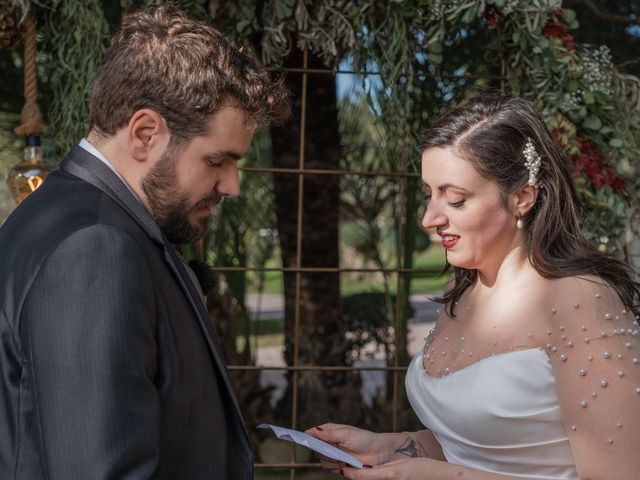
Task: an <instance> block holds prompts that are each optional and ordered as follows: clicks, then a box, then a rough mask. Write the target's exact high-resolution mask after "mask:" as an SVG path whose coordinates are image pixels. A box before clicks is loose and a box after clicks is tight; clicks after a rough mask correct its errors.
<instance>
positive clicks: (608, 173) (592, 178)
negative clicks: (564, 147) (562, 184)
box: [554, 135, 624, 193]
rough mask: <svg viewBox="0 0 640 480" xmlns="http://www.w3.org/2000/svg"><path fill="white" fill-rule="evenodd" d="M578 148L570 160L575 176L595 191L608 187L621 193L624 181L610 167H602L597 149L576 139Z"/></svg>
mask: <svg viewBox="0 0 640 480" xmlns="http://www.w3.org/2000/svg"><path fill="white" fill-rule="evenodd" d="M554 138H555V135H554ZM578 146H579V148H580V153H579V154H578V155H577V156H573V157H572V158H571V160H573V163H574V165H575V167H576V174H577V175H583V176H584V177H586V178H587V180H588V181H589V183H591V185H593V186H594V187H595V188H596V189H600V188H602V187H603V186H605V185H608V186H610V187H611V188H612V189H613V190H614V191H616V192H618V193H619V192H621V191H622V189H623V188H624V180H623V179H622V177H620V176H619V175H618V174H617V173H616V172H615V171H614V170H613V169H612V168H611V167H608V166H606V165H603V159H602V155H600V152H598V148H597V147H596V146H595V145H594V144H593V143H592V142H590V141H589V140H587V139H586V138H581V137H578Z"/></svg>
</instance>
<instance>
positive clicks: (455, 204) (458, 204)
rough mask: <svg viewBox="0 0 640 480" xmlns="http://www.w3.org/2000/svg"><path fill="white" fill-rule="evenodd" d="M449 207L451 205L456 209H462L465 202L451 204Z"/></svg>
mask: <svg viewBox="0 0 640 480" xmlns="http://www.w3.org/2000/svg"><path fill="white" fill-rule="evenodd" d="M449 205H451V206H452V207H454V208H460V207H461V206H462V205H464V200H459V201H457V202H449Z"/></svg>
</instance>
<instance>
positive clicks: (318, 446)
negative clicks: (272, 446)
mask: <svg viewBox="0 0 640 480" xmlns="http://www.w3.org/2000/svg"><path fill="white" fill-rule="evenodd" d="M258 428H270V429H271V430H273V433H275V434H276V437H278V438H279V439H281V440H287V441H289V442H294V443H297V444H298V445H302V446H304V447H307V448H310V449H311V450H313V451H314V452H318V453H319V454H321V455H324V456H325V457H327V458H331V459H332V460H337V461H339V462H344V463H346V464H347V465H351V466H352V467H356V468H362V463H361V462H360V461H358V459H357V458H355V457H352V456H351V455H349V454H348V453H345V452H343V451H342V450H340V449H339V448H336V447H334V446H333V445H330V444H328V443H327V442H323V441H322V440H320V439H318V438H316V437H312V436H311V435H307V434H306V433H303V432H299V431H297V430H291V429H289V428H282V427H278V426H276V425H271V424H268V423H261V424H260V425H258Z"/></svg>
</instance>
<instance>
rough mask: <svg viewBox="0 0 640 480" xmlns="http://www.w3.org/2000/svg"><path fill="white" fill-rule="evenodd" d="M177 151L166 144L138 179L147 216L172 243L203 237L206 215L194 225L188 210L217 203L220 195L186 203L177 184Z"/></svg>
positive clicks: (186, 241) (185, 198) (207, 219)
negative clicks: (145, 173) (146, 205)
mask: <svg viewBox="0 0 640 480" xmlns="http://www.w3.org/2000/svg"><path fill="white" fill-rule="evenodd" d="M177 152H178V149H177V148H175V147H169V148H168V149H167V151H166V152H165V153H164V154H163V155H162V157H160V159H159V160H158V162H157V163H156V164H155V165H154V166H153V167H152V168H151V170H150V171H149V173H148V174H147V175H146V176H145V177H144V178H143V179H142V181H141V186H142V191H143V192H144V194H145V195H146V197H147V203H148V206H149V209H150V211H151V212H150V213H151V216H152V217H153V219H154V220H155V221H156V223H157V224H158V226H159V227H160V230H162V233H164V235H165V236H166V237H167V239H168V240H169V241H170V242H171V243H173V244H182V243H192V242H195V241H196V240H200V239H201V238H202V237H204V235H205V233H206V232H207V228H208V226H209V217H208V216H207V217H204V218H203V219H202V220H200V221H198V222H197V223H196V224H195V225H194V224H192V223H191V222H190V221H189V214H190V213H191V212H193V211H194V210H197V209H200V208H203V207H206V206H210V205H215V204H217V203H218V202H219V201H220V197H218V196H217V195H215V194H214V195H211V196H209V197H206V198H203V199H202V200H200V201H198V202H197V203H196V204H195V205H189V202H188V200H187V199H188V196H187V193H186V192H185V191H183V190H182V189H181V188H180V186H179V185H178V173H177V171H176V167H177V163H178V155H177Z"/></svg>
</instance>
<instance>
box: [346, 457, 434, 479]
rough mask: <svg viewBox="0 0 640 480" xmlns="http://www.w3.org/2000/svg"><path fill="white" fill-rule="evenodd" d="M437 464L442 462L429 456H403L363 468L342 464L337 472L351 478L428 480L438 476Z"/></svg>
mask: <svg viewBox="0 0 640 480" xmlns="http://www.w3.org/2000/svg"><path fill="white" fill-rule="evenodd" d="M439 465H442V462H439V461H437V460H433V459H430V458H424V457H421V458H404V459H401V460H394V461H393V462H389V463H383V464H380V465H377V466H375V467H371V468H365V469H360V468H352V467H349V466H344V467H342V468H341V469H340V471H339V473H340V474H341V475H343V476H344V477H346V478H351V479H353V480H378V479H385V480H428V479H430V478H440V477H439V476H437V475H438V473H437V470H438V466H439Z"/></svg>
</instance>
